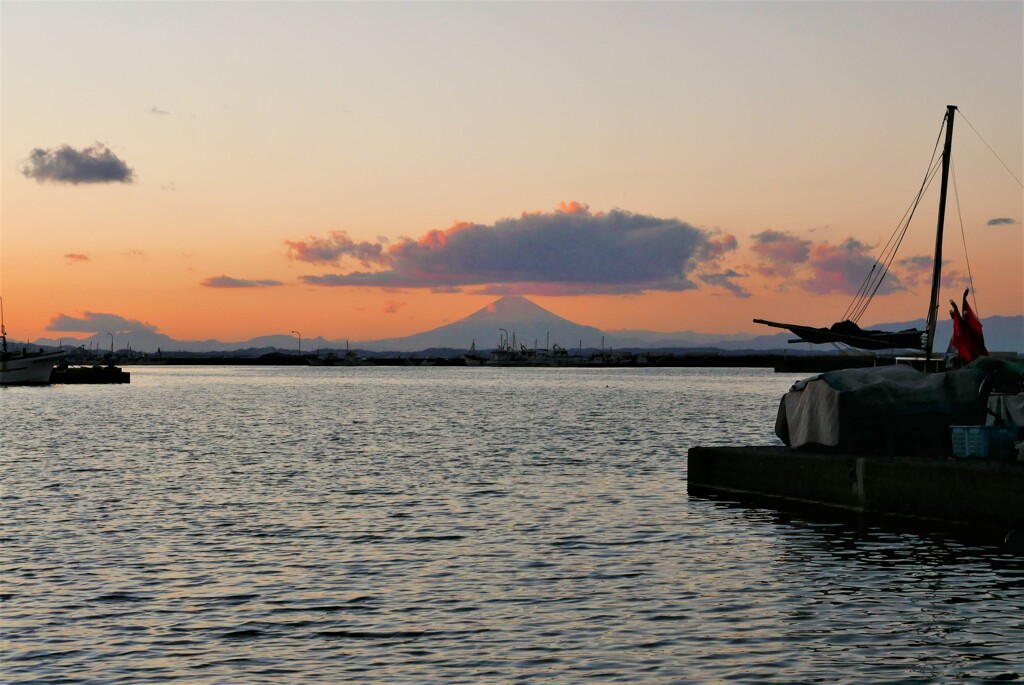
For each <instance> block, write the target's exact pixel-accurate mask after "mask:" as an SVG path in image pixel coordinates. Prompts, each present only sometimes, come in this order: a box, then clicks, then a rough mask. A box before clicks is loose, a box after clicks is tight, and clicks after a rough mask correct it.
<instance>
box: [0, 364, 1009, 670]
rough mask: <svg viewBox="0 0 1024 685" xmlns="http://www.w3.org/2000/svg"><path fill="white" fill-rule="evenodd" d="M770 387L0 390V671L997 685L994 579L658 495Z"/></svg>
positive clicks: (726, 373) (999, 569)
mask: <svg viewBox="0 0 1024 685" xmlns="http://www.w3.org/2000/svg"><path fill="white" fill-rule="evenodd" d="M792 382H793V377H791V376H790V377H787V376H784V375H774V374H771V373H770V372H763V371H756V370H742V369H738V370H700V369H672V370H668V369H644V370H629V369H617V370H585V369H545V370H529V369H444V368H439V367H435V368H431V369H394V368H341V367H337V368H327V369H313V368H310V369H298V368H280V369H277V368H217V367H208V368H194V369H187V368H179V367H164V368H160V367H150V368H142V367H140V368H138V369H137V370H133V375H132V383H131V385H129V386H116V387H115V386H109V387H108V386H92V387H87V386H59V387H57V386H55V387H53V388H47V389H32V388H8V389H4V390H3V391H2V392H3V396H4V400H5V402H7V401H10V404H9V405H8V406H10V407H17V408H18V409H17V411H9V410H8V411H5V412H3V413H2V415H0V430H2V434H3V435H4V437H5V446H4V448H3V449H4V451H3V452H2V455H0V456H2V464H0V466H2V467H3V469H4V478H3V480H2V482H0V502H2V504H3V506H2V507H0V517H2V519H0V523H2V531H3V540H2V542H3V555H2V556H0V579H2V587H0V619H2V620H0V633H2V637H3V641H4V647H3V659H2V661H0V678H2V680H3V681H4V682H10V683H48V684H49V683H72V682H74V683H132V684H134V683H172V682H177V683H196V684H200V685H205V684H207V683H210V684H212V683H224V682H244V683H277V684H279V683H309V682H327V683H340V682H358V683H363V682H374V683H410V682H417V683H419V682H422V683H430V682H445V683H480V682H492V683H499V682H557V683H574V682H584V681H591V682H625V683H652V684H654V683H684V682H718V681H737V682H744V683H746V682H823V681H827V682H830V683H831V682H850V683H854V682H856V683H861V682H894V681H898V682H918V683H933V682H979V681H995V680H1012V679H1014V678H1021V677H1024V659H1022V657H1021V650H1020V647H1019V645H1020V644H1024V625H1022V622H1021V620H1020V616H1021V615H1024V560H1022V559H1021V557H1019V556H1014V555H1012V554H1008V553H1006V552H1004V551H1003V550H1000V549H996V548H992V547H985V546H980V545H976V544H972V543H968V542H964V541H962V540H960V539H957V538H952V537H947V536H945V535H943V534H939V533H931V532H907V531H901V530H889V529H884V528H880V527H878V526H876V525H868V524H865V523H863V522H857V521H853V522H849V523H847V522H837V521H830V520H814V519H812V518H809V517H807V516H805V515H803V514H799V515H798V514H792V513H786V512H778V511H772V510H765V509H754V508H751V507H749V506H747V505H744V504H742V503H738V502H730V501H728V500H725V499H700V498H694V499H691V498H689V497H688V496H687V494H686V487H685V486H686V483H685V477H686V462H685V453H686V449H687V448H688V447H690V446H692V445H694V444H705V445H709V444H737V443H741V444H742V443H746V444H770V443H773V442H775V438H774V436H773V435H772V432H771V431H772V426H773V425H774V414H775V410H776V408H777V406H778V398H779V397H780V396H781V394H782V393H783V392H784V391H785V389H786V388H788V386H789V385H790V384H791V383H792ZM8 390H10V391H11V392H8Z"/></svg>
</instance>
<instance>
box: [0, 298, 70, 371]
mask: <svg viewBox="0 0 1024 685" xmlns="http://www.w3.org/2000/svg"><path fill="white" fill-rule="evenodd" d="M64 357H65V353H64V352H63V351H59V352H43V351H40V352H33V353H30V352H28V351H26V350H24V349H23V350H22V351H21V352H17V353H15V352H10V351H9V350H8V349H7V325H6V323H4V320H3V300H2V299H0V385H45V384H46V383H49V382H50V375H51V374H52V373H53V367H54V366H56V365H57V364H59V363H60V362H61V361H63V360H64Z"/></svg>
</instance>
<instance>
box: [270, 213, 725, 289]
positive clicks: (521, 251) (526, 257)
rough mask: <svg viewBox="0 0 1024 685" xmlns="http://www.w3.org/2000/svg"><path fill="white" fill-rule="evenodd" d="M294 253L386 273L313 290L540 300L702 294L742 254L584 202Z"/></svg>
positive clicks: (674, 227) (325, 242) (686, 228)
mask: <svg viewBox="0 0 1024 685" xmlns="http://www.w3.org/2000/svg"><path fill="white" fill-rule="evenodd" d="M286 244H287V245H288V247H289V256H290V257H292V258H293V259H301V260H302V261H308V262H313V263H336V262H337V261H338V260H340V259H341V258H342V257H346V256H348V257H353V258H355V259H357V260H360V261H361V262H362V263H363V264H364V268H369V267H370V266H378V267H380V268H379V269H378V270H373V271H370V270H366V271H349V272H347V273H327V274H321V275H308V276H303V277H301V280H302V281H304V282H306V283H310V284H314V285H323V286H371V287H384V288H430V289H433V290H440V291H446V292H458V291H463V290H465V289H466V288H471V289H472V288H475V290H474V292H481V293H492V294H497V293H502V294H508V293H517V294H533V295H582V294H631V293H641V292H645V291H681V290H690V289H693V288H696V287H697V285H696V283H695V282H694V281H693V280H691V275H698V274H700V273H703V272H704V271H720V269H718V268H717V267H718V263H719V261H720V260H721V259H722V257H723V256H724V255H725V254H726V253H728V252H730V251H732V250H735V249H736V246H737V243H736V239H735V238H734V237H733V236H714V235H713V234H712V233H710V232H708V231H705V230H701V229H698V228H694V227H693V226H691V225H689V224H687V223H684V222H682V221H679V220H678V219H663V218H659V217H654V216H647V215H643V214H635V213H632V212H627V211H623V210H613V211H611V212H607V213H603V212H599V213H592V212H591V211H590V210H589V208H588V207H587V205H585V204H581V203H577V202H570V203H562V205H561V206H560V207H559V208H558V209H557V210H555V211H554V212H550V213H543V212H536V213H524V214H523V215H522V216H520V217H518V218H510V219H502V220H500V221H496V222H495V223H494V224H493V225H486V224H475V223H465V222H459V223H456V224H455V225H453V226H451V227H450V228H448V229H445V230H434V231H430V232H429V233H427V234H425V235H424V236H422V237H421V238H419V239H418V240H412V239H409V238H403V239H402V240H400V241H399V242H397V243H395V244H393V245H390V246H388V247H386V248H385V246H384V245H383V244H381V243H358V244H357V243H354V242H353V241H352V240H351V239H349V238H348V236H347V235H345V234H344V233H339V232H335V233H332V234H330V236H329V237H328V238H326V239H315V238H311V239H310V240H307V241H296V242H292V241H288V242H287V243H286ZM730 277H731V276H730ZM730 285H732V284H730ZM730 289H732V290H734V287H733V288H730Z"/></svg>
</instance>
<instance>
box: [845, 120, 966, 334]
mask: <svg viewBox="0 0 1024 685" xmlns="http://www.w3.org/2000/svg"><path fill="white" fill-rule="evenodd" d="M946 119H947V117H942V123H941V124H940V125H939V134H938V135H937V136H936V137H935V145H934V146H932V156H931V159H930V160H928V167H927V169H928V171H926V172H925V174H924V176H925V178H924V181H923V182H922V183H921V188H920V189H918V191H917V195H916V196H915V198H914V200H913V201H911V203H910V208H908V210H907V212H905V213H904V214H903V216H904V218H906V217H907V215H908V214H909V215H910V217H913V215H914V210H915V209H916V208H917V205H918V204H919V203H920V202H921V197H922V196H923V195H924V191H925V189H926V188H927V187H928V185H929V184H930V183H931V180H930V179H929V175H930V176H931V177H932V178H934V176H935V171H936V169H937V168H938V162H937V161H936V154H937V153H938V150H939V142H940V141H941V140H942V132H943V131H945V130H946ZM939 158H940V159H941V155H939ZM900 226H903V228H902V233H903V234H904V235H905V234H906V232H907V228H909V226H910V219H906V225H903V222H901V223H900V224H898V225H897V226H896V230H894V231H893V233H892V235H890V236H889V241H888V242H886V247H885V248H884V249H883V252H882V254H880V255H879V258H876V259H875V263H874V265H872V267H871V271H870V272H869V273H868V275H867V276H865V278H864V281H863V283H861V286H860V288H858V289H857V293H856V294H855V295H854V297H853V299H852V300H851V301H850V304H849V305H847V307H846V311H845V312H844V313H843V319H844V320H846V319H850V320H852V321H853V322H854V323H856V322H858V321H859V320H860V317H861V316H862V315H863V313H864V311H865V310H866V309H867V305H868V304H870V302H871V300H872V299H873V298H874V292H877V290H878V287H879V286H880V285H881V279H882V278H884V277H885V271H887V270H888V268H886V269H884V270H883V272H882V273H881V275H880V276H879V277H878V278H879V281H878V283H877V284H875V287H874V291H873V292H872V294H871V296H870V297H868V298H867V300H866V301H863V298H864V297H865V296H866V293H867V291H868V290H869V289H871V284H872V283H873V282H874V281H873V274H874V273H875V267H876V266H877V265H878V263H879V259H880V258H882V257H884V256H885V250H886V249H888V247H889V244H890V243H891V242H892V241H893V238H894V237H895V236H896V234H897V233H898V232H900V230H901V229H900ZM902 242H903V238H902V237H900V239H899V243H902ZM894 256H895V254H894ZM889 261H890V263H892V260H891V259H890V260H889ZM857 309H860V313H859V314H857V315H856V316H855V317H850V316H849V314H850V313H851V311H856V310H857Z"/></svg>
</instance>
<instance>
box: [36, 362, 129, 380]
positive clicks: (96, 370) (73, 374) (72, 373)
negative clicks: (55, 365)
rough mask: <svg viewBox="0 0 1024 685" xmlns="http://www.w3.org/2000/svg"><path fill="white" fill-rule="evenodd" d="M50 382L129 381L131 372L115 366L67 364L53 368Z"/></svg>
mask: <svg viewBox="0 0 1024 685" xmlns="http://www.w3.org/2000/svg"><path fill="white" fill-rule="evenodd" d="M50 383H60V384H65V385H68V384H84V385H96V384H100V383H131V374H130V373H128V372H127V371H124V370H123V369H121V368H119V367H117V366H69V367H67V368H66V369H54V370H53V373H51V374H50Z"/></svg>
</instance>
